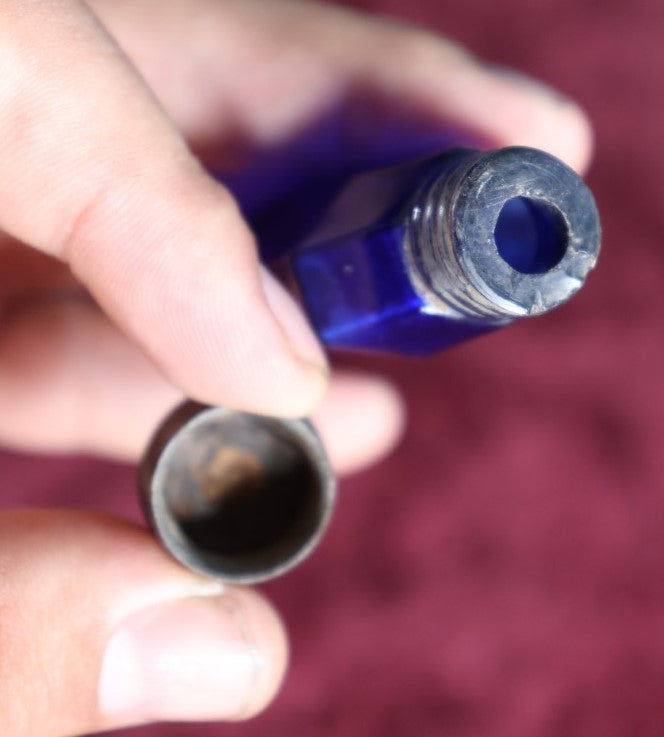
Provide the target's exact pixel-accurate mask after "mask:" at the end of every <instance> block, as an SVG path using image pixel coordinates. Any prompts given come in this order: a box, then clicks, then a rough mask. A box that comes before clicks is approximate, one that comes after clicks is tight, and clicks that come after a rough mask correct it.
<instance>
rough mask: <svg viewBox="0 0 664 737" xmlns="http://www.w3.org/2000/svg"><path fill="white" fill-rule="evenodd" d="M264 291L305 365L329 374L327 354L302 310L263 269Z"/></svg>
mask: <svg viewBox="0 0 664 737" xmlns="http://www.w3.org/2000/svg"><path fill="white" fill-rule="evenodd" d="M261 279H262V282H263V291H264V293H265V298H266V299H267V302H268V304H269V305H270V309H271V310H272V314H273V315H274V316H275V317H276V318H277V321H278V322H279V324H280V325H281V327H282V329H283V331H284V333H285V335H286V337H287V338H288V341H289V343H290V345H291V347H292V349H293V351H294V352H295V353H296V355H297V356H298V357H299V358H300V359H301V360H302V361H304V362H305V363H307V364H309V365H310V366H313V367H315V368H317V369H318V370H321V371H324V372H325V373H327V360H326V358H325V354H324V353H323V350H322V348H321V347H320V344H319V342H318V340H317V339H316V336H315V335H314V332H313V330H312V329H311V326H310V325H309V323H308V322H307V320H306V318H305V316H304V314H303V312H302V310H301V309H300V307H298V305H297V304H296V302H295V300H294V299H293V298H292V297H291V296H290V294H289V293H288V292H287V291H286V290H285V289H284V287H283V286H282V285H281V284H280V283H279V282H278V281H277V279H276V278H275V277H274V276H272V274H271V273H270V272H269V271H267V270H266V269H265V268H264V267H261Z"/></svg>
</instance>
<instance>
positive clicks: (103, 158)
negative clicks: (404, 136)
mask: <svg viewBox="0 0 664 737" xmlns="http://www.w3.org/2000/svg"><path fill="white" fill-rule="evenodd" d="M89 5H90V6H91V9H90V8H88V7H87V6H86V5H85V4H84V3H80V2H74V1H73V0H72V1H70V2H61V3H40V2H34V1H33V2H30V1H29V0H4V1H3V3H2V5H1V6H0V58H1V59H2V75H0V154H1V155H0V173H1V174H2V176H0V228H1V230H2V232H1V233H0V406H1V407H2V412H1V413H0V440H2V441H3V442H5V443H6V444H8V445H12V446H14V447H21V448H25V449H32V450H48V451H71V450H86V451H92V452H97V453H104V454H108V455H113V456H116V457H122V458H135V457H136V455H137V454H138V453H139V452H140V449H141V448H142V446H143V444H144V442H145V440H146V438H147V436H148V434H149V432H150V430H151V429H152V428H153V427H154V425H155V424H156V422H157V421H158V420H159V419H160V417H161V416H162V415H163V414H164V413H165V412H166V411H167V409H168V408H169V407H170V406H171V405H172V404H173V403H174V402H175V401H176V400H177V399H178V398H179V396H180V395H181V394H186V395H188V396H192V397H195V398H197V399H200V400H202V401H207V402H213V403H220V404H228V405H232V406H236V407H241V408H245V409H250V410H256V411H260V412H265V413H275V414H283V415H300V414H308V413H310V412H311V411H313V410H314V409H315V408H316V407H317V406H318V405H319V403H320V402H321V400H323V396H324V395H325V399H324V400H323V403H322V405H321V407H320V409H319V410H318V412H317V415H316V417H317V422H318V424H319V427H320V429H321V432H322V434H323V436H324V438H325V440H326V443H327V445H328V447H329V450H330V454H331V456H332V459H333V461H334V463H335V464H336V466H337V468H338V469H339V470H341V471H343V470H351V469H354V468H359V467H361V466H362V465H365V464H367V463H369V462H371V461H372V460H375V459H376V458H377V457H379V456H380V455H381V454H382V453H384V452H385V451H386V450H387V449H388V448H389V447H390V446H391V445H392V444H393V442H394V441H395V439H396V437H397V436H398V433H399V429H400V426H401V423H402V411H401V405H400V402H399V399H398V397H397V395H396V393H395V391H394V390H393V389H392V388H391V387H390V386H389V385H387V384H386V383H384V382H382V381H380V380H378V379H375V378H370V377H363V376H359V375H352V376H340V377H337V378H333V379H332V380H331V383H330V385H329V387H328V376H327V368H326V363H325V358H324V356H323V353H322V352H321V349H320V347H319V346H318V344H317V342H316V340H315V338H314V336H313V335H312V333H311V331H310V329H309V328H308V326H307V323H306V321H305V320H304V318H303V317H302V315H301V314H300V312H299V310H298V308H297V307H296V306H295V304H294V303H293V301H292V300H291V299H290V297H289V296H288V295H287V294H286V293H285V292H284V291H283V289H282V288H281V287H280V286H279V285H278V284H277V282H276V281H275V280H274V279H273V278H272V277H271V276H270V275H269V274H268V273H267V272H266V271H265V270H264V269H263V268H262V267H261V266H259V263H258V260H257V257H256V251H255V246H254V241H253V237H252V234H251V231H250V229H249V228H248V226H247V225H246V223H245V222H244V220H243V218H242V217H241V215H240V212H239V210H238V207H237V206H236V204H235V202H234V200H233V198H232V197H231V195H230V194H229V193H228V192H227V191H226V190H225V189H224V188H223V187H222V186H221V185H220V184H219V183H218V182H216V181H215V180H213V179H212V178H210V177H209V176H208V175H207V174H206V172H205V170H204V168H203V167H202V166H201V165H200V164H199V160H198V158H196V157H195V156H193V155H192V153H191V150H192V149H193V150H194V151H196V153H197V154H198V156H200V157H203V158H204V159H205V163H206V164H208V165H210V166H212V167H214V169H215V170H216V171H220V172H222V174H223V173H224V172H230V171H232V170H237V169H239V168H242V169H243V170H245V171H250V172H251V171H253V172H254V174H255V175H256V176H260V175H261V172H263V171H264V168H262V167H263V166H264V164H265V161H266V157H267V158H269V152H270V151H273V150H282V149H284V148H287V147H288V146H290V145H294V142H297V141H298V140H300V138H301V133H302V131H303V130H305V129H307V130H308V129H310V128H311V127H312V126H313V127H314V128H316V126H319V125H322V126H323V128H324V125H323V123H324V121H325V120H329V119H330V115H331V111H334V116H335V119H336V124H335V128H334V131H335V132H334V135H333V138H334V139H335V145H336V150H337V153H338V152H342V153H343V155H344V156H347V157H348V158H349V160H351V161H352V159H353V158H354V157H355V158H357V159H358V160H359V159H360V158H362V155H363V153H362V152H366V151H369V152H370V156H375V157H376V159H377V160H378V159H381V158H389V157H390V155H393V154H394V155H396V153H397V152H394V151H387V150H383V149H385V148H386V147H389V146H392V145H393V143H394V142H392V143H388V142H381V139H380V136H377V135H376V132H377V131H380V130H383V129H384V127H385V126H388V127H389V126H390V125H392V124H394V125H396V127H397V128H399V127H401V128H402V129H403V130H424V129H425V128H426V130H427V131H429V132H432V131H433V132H434V133H435V132H436V131H439V132H440V135H441V140H442V138H444V136H443V133H445V135H447V132H448V131H449V130H456V131H462V132H467V133H469V134H470V135H472V136H475V137H478V138H481V139H482V140H484V141H486V142H487V143H489V144H490V145H495V146H500V145H509V144H513V143H514V144H516V143H518V144H526V145H533V146H538V147H540V148H544V149H547V150H549V151H551V152H552V153H554V154H557V155H558V156H560V157H561V158H563V159H565V160H566V161H567V162H568V163H569V164H571V165H572V166H575V167H576V168H583V167H584V165H585V164H586V162H587V160H588V157H589V153H590V133H589V127H588V124H587V122H586V120H585V118H584V116H583V114H582V113H580V112H579V110H578V109H577V108H576V107H575V106H574V105H573V104H571V103H568V102H566V101H563V100H562V99H561V98H560V97H559V96H555V95H554V94H552V93H550V92H549V91H547V90H546V89H545V88H540V87H538V86H537V85H535V84H532V83H524V82H523V81H522V80H520V79H519V78H518V77H516V76H510V75H509V74H504V73H501V72H498V71H497V70H495V69H493V70H492V69H491V68H488V67H483V66H482V65H480V64H479V63H478V62H477V61H475V60H474V59H473V58H472V57H470V56H469V55H468V54H466V53H465V52H464V51H463V50H462V49H460V48H458V47H457V46H455V45H454V44H452V43H450V42H449V41H445V40H443V39H440V38H437V37H435V36H434V35H431V34H429V33H426V32H424V31H420V30H415V29H411V28H406V27H403V26H399V25H396V24H393V23H391V22H389V21H386V20H383V19H381V20H378V19H371V18H368V17H364V16H361V15H359V14H354V13H351V12H348V11H344V10H341V9H338V8H335V7H326V6H323V5H316V4H314V3H304V2H292V1H286V0H284V1H282V2H280V1H277V0H260V1H258V2H252V1H251V0H229V1H228V2H222V1H221V0H220V1H219V2H215V1H214V0H179V1H178V0H107V1H104V0H96V1H95V2H91V3H89ZM334 162H335V156H331V157H330V159H329V160H328V161H323V162H321V164H322V165H323V166H334V165H335V163H334ZM289 166H291V164H287V168H288V167H289ZM292 174H293V172H292V171H291V172H289V175H292ZM279 181H280V180H278V181H277V189H278V188H279V186H278V185H279ZM266 191H268V190H267V189H264V190H263V192H266ZM90 295H91V296H92V298H93V299H91V298H90ZM93 300H94V301H93ZM326 392H327V393H326ZM351 411H352V423H348V422H347V419H346V418H347V416H348V413H349V412H351ZM349 425H351V429H350V430H349ZM0 562H1V564H2V576H1V577H0V683H1V684H2V688H1V689H0V725H1V726H2V730H1V731H2V733H3V734H6V735H12V736H20V737H23V736H25V735H34V734H37V733H38V734H40V735H41V736H42V737H49V736H54V735H74V734H79V733H82V732H87V731H93V730H101V729H109V728H112V727H118V726H122V725H128V724H134V723H140V722H146V721H150V720H157V719H191V720H194V719H213V718H220V719H239V718H243V717H246V716H249V715H251V714H253V713H255V712H257V711H258V710H260V709H261V708H262V707H263V706H264V705H265V704H266V703H267V702H268V701H269V700H270V699H271V697H272V696H273V694H274V692H275V690H276V689H277V687H278V685H279V683H280V680H281V678H282V675H283V672H284V668H285V662H286V652H287V648H286V644H285V637H284V633H283V629H282V626H281V624H280V622H279V619H278V617H277V616H276V614H275V613H274V612H273V610H272V609H271V608H270V606H269V605H268V604H267V603H266V602H265V601H264V600H263V599H262V598H261V597H260V596H259V595H258V594H256V593H253V592H251V591H249V590H246V589H237V588H234V587H222V586H221V585H219V584H216V583H214V582H210V581H207V580H203V579H201V578H199V577H197V576H195V575H193V574H191V573H189V572H188V571H185V570H184V569H182V568H180V567H179V566H178V565H176V564H175V563H173V562H172V561H171V560H170V559H169V558H168V557H166V556H165V555H164V554H163V553H162V552H161V550H160V549H159V547H158V546H157V544H156V543H155V542H154V541H153V539H152V538H151V536H150V535H149V534H148V533H146V532H144V531H143V530H141V529H137V528H135V527H133V526H131V525H129V524H127V523H124V522H120V521H116V520H112V519H108V518H105V517H102V516H99V515H93V514H87V513H73V512H41V511H40V512H36V511H21V512H5V513H3V514H1V515H0Z"/></svg>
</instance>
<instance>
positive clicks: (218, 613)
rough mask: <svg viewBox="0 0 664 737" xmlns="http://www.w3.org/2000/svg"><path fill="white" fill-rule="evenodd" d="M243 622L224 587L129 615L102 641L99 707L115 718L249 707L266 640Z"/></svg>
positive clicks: (258, 684) (235, 712)
mask: <svg viewBox="0 0 664 737" xmlns="http://www.w3.org/2000/svg"><path fill="white" fill-rule="evenodd" d="M252 619H254V620H255V617H254V618H252ZM247 622H248V618H247V617H246V616H245V612H244V611H243V606H242V604H240V603H238V601H237V600H236V599H234V598H233V597H232V596H228V595H223V596H219V597H205V598H191V599H184V600H181V601H176V602H169V603H167V604H161V605H159V606H155V607H152V608H150V609H147V610H144V611H142V612H139V613H136V614H133V615H131V616H130V617H129V618H128V619H127V620H125V621H124V622H122V623H121V625H120V626H119V627H118V628H117V629H116V630H115V632H114V633H113V634H112V635H111V637H110V640H109V641H108V644H107V646H106V650H105V653H104V656H103V660H102V668H101V675H100V679H99V707H100V710H101V711H102V712H103V713H104V714H105V715H106V716H107V717H109V718H111V719H112V720H114V722H117V723H121V724H123V723H126V724H131V723H140V722H145V721H155V720H173V721H178V720H202V719H231V718H238V717H241V716H242V715H244V714H245V713H247V712H251V710H252V706H251V705H252V702H253V701H254V699H255V697H256V693H257V692H260V691H261V690H263V691H264V690H265V688H264V685H262V683H264V682H265V678H266V673H265V671H266V670H269V669H270V667H271V659H270V657H269V653H268V652H266V650H269V647H267V648H266V647H265V646H264V644H263V645H261V644H260V639H259V638H264V634H261V633H258V636H257V633H256V632H255V631H252V628H251V627H250V626H249V625H248V623H247ZM253 629H256V628H255V627H254V628H253ZM267 677H268V680H269V679H270V676H269V674H268V676H267Z"/></svg>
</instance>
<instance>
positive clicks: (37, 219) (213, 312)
mask: <svg viewBox="0 0 664 737" xmlns="http://www.w3.org/2000/svg"><path fill="white" fill-rule="evenodd" d="M0 57H1V58H3V59H9V60H11V63H9V64H4V65H3V73H2V76H1V77H0V174H1V176H0V230H4V231H5V232H8V233H10V234H11V235H13V236H14V237H16V238H18V239H20V240H22V241H24V242H26V243H29V244H31V245H32V246H34V247H36V248H39V249H41V250H43V251H45V252H47V253H50V254H51V255H55V256H57V257H59V258H61V259H63V260H66V261H67V262H68V263H69V265H70V267H71V268H72V270H73V271H74V273H75V274H76V275H77V276H78V277H79V278H80V279H81V280H82V281H83V283H84V284H85V285H86V286H87V288H88V289H89V290H90V291H91V293H92V294H93V295H94V296H95V298H96V299H97V300H98V302H99V303H100V304H101V305H102V307H103V308H104V309H105V310H106V312H107V313H108V314H109V315H110V316H111V317H112V318H113V319H114V320H115V321H116V322H117V323H118V324H119V325H120V327H121V328H122V329H123V330H124V331H125V332H126V333H127V334H128V335H130V336H131V337H132V338H133V339H134V340H135V341H136V342H138V343H139V344H140V345H141V346H142V347H143V349H144V350H145V352H146V353H147V354H148V355H150V356H151V357H152V359H153V360H154V361H155V363H156V364H157V365H158V366H159V367H160V368H161V369H162V371H163V372H164V373H165V374H166V375H167V376H168V377H169V378H170V379H171V380H172V381H173V382H174V383H176V384H177V385H178V386H179V387H180V388H181V389H182V390H184V391H185V392H186V393H187V394H189V395H191V396H193V397H196V398H198V399H200V400H202V401H206V402H215V403H230V404H233V405H235V406H238V407H242V408H245V409H251V410H254V411H263V412H275V413H283V414H304V413H306V412H308V411H309V410H310V409H311V408H312V407H313V406H314V405H315V404H316V403H317V401H318V399H319V398H320V396H321V395H322V393H323V391H324V386H325V373H326V372H325V362H324V358H323V354H322V352H321V350H320V348H319V346H318V344H317V342H316V340H315V338H314V336H313V334H312V333H311V331H310V329H309V327H308V326H307V324H306V321H305V320H304V318H303V317H302V315H301V314H300V312H299V310H298V308H297V307H296V306H295V304H294V303H293V302H292V300H291V298H290V297H289V296H288V295H287V294H286V292H285V291H284V290H283V289H282V288H281V287H280V286H279V285H278V284H277V282H276V281H274V280H273V279H272V277H270V276H269V275H267V273H265V272H263V271H262V270H261V267H260V266H259V263H258V259H257V254H256V249H255V246H254V242H253V238H252V235H251V233H250V231H249V229H248V227H247V226H246V224H245V222H244V221H243V219H242V217H241V216H240V214H239V212H238V209H237V207H236V205H235V203H234V201H233V199H232V197H231V196H230V195H229V193H228V192H227V191H226V190H225V189H224V188H223V187H222V186H221V185H219V184H218V183H217V182H215V181H213V180H212V179H211V178H210V177H208V176H207V174H205V173H204V172H203V171H202V169H201V168H200V166H199V165H198V163H197V162H196V160H195V159H194V158H193V157H192V155H191V154H190V152H189V150H188V149H187V147H186V145H185V143H184V142H183V140H182V139H181V137H180V135H179V134H178V132H177V131H176V130H175V129H174V127H173V126H172V125H171V123H170V121H169V120H168V119H167V118H166V116H165V115H164V113H163V112H162V110H161V109H160V108H159V106H158V104H157V103H156V102H155V100H154V99H153V97H152V96H151V94H150V92H149V90H148V89H147V88H146V87H145V85H144V84H143V83H142V81H141V80H140V78H139V77H138V75H137V74H136V73H135V72H134V70H133V68H132V67H131V66H130V64H129V63H128V61H127V60H126V58H125V57H124V56H123V55H122V53H121V52H120V51H119V49H118V48H117V47H116V46H115V45H114V43H113V41H112V40H111V39H110V37H109V36H108V35H107V34H106V32H105V31H104V29H103V28H102V27H101V25H100V24H99V23H98V22H97V20H96V18H95V17H94V16H93V15H91V13H90V12H89V10H88V9H87V8H86V7H85V6H84V4H83V3H79V2H68V3H64V2H63V3H24V2H19V1H18V0H6V1H3V3H2V4H1V7H0ZM195 83H196V80H192V84H195Z"/></svg>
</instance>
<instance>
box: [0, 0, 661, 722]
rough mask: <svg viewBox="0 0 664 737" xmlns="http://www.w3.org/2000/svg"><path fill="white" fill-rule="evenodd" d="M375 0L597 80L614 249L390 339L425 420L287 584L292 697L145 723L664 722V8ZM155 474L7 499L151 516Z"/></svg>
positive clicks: (595, 181) (559, 77) (94, 476)
mask: <svg viewBox="0 0 664 737" xmlns="http://www.w3.org/2000/svg"><path fill="white" fill-rule="evenodd" d="M356 4H358V5H361V6H363V7H367V8H372V9H380V10H383V11H385V12H389V13H393V14H395V15H397V16H400V17H404V18H408V19H411V20H417V21H419V22H423V23H426V24H427V25H430V26H431V27H433V28H435V29H437V30H439V31H441V32H444V33H447V34H449V35H451V36H453V37H456V38H458V39H460V40H461V41H463V42H465V43H467V44H468V45H469V46H470V47H471V48H472V49H473V50H475V51H476V52H477V53H479V54H481V55H483V56H485V57H487V58H489V59H491V60H493V61H497V62H500V63H504V64H509V65H513V66H516V67H519V68H522V69H523V70H525V71H528V72H530V73H532V74H534V75H538V76H541V77H542V78H544V79H545V80H547V81H549V82H550V83H552V84H554V85H555V86H557V87H559V88H560V89H562V90H565V91H567V92H568V93H569V94H571V95H573V96H574V97H576V98H577V99H579V100H580V101H581V103H582V104H583V105H584V106H585V107H586V108H587V109H588V110H589V111H590V113H591V116H592V118H593V120H594V123H595V125H596V130H597V155H596V160H595V164H594V166H593V169H592V172H591V174H590V178H589V180H590V185H591V187H592V189H593V190H594V192H595V194H596V196H597V199H598V203H599V206H600V211H601V213H602V215H603V224H604V230H605V239H604V251H603V254H602V257H601V262H600V267H599V269H598V271H597V272H596V273H595V274H593V275H592V277H591V279H590V281H589V283H588V285H587V288H586V289H585V290H584V292H583V294H582V295H580V296H579V297H578V298H577V299H575V300H574V301H573V302H572V303H571V304H570V305H568V306H566V307H565V308H563V309H561V310H560V311H559V312H556V313H554V314H552V315H549V316H547V317H544V318H541V319H538V320H535V321H532V322H528V323H526V324H521V325H518V326H515V327H513V328H510V329H509V330H506V331H503V332H500V333H497V334H493V335H491V336H489V337H485V338H482V339H480V340H478V341H477V342H475V343H472V344H468V345H466V346H463V347H460V348H457V349H455V350H453V351H451V352H449V353H447V354H444V355H441V356H439V357H437V358H435V359H432V360H429V361H423V362H410V361H406V360H389V361H387V360H384V359H380V360H378V359H372V360H371V361H367V362H365V364H368V365H370V366H373V367H375V368H377V369H379V370H381V371H383V372H386V373H388V374H389V375H390V376H392V377H394V378H395V379H396V380H397V381H398V383H399V384H400V385H401V387H402V388H403V391H404V393H405V395H406V397H407V400H408V405H409V408H410V426H409V430H408V435H407V437H406V439H405V441H404V442H403V444H402V445H401V447H400V448H399V450H398V451H397V452H396V453H394V454H393V455H392V456H391V457H390V458H389V459H388V460H387V461H385V462H384V463H383V464H382V465H381V466H380V467H378V468H376V469H374V470H372V471H370V472H368V473H365V474H363V475H359V476H357V477H355V478H353V479H351V480H348V481H346V482H344V484H343V485H342V490H341V491H342V497H341V500H340V504H339V507H338V513H337V516H336V519H335V521H334V525H333V529H332V531H331V534H330V535H329V537H328V538H327V540H326V541H325V543H324V545H323V546H322V548H321V549H320V552H319V553H318V554H317V555H316V556H315V557H314V558H313V559H312V560H311V561H310V562H309V563H307V564H306V565H305V566H304V567H303V568H302V569H300V570H299V571H298V572H296V573H294V574H292V575H290V576H287V577H286V578H284V579H283V580H281V581H279V582H276V583H274V584H272V585H270V586H269V587H267V588H268V591H269V593H270V594H271V595H272V596H273V598H274V599H275V601H276V602H277V604H278V605H279V606H280V608H281V610H282V611H283V613H284V616H285V618H286V621H287V623H288V626H289V629H290V631H291V634H292V641H293V659H292V667H291V669H290V674H289V677H288V680H287V682H286V684H285V687H284V689H283V691H282V693H281V695H280V697H279V699H278V700H277V702H276V704H275V705H274V706H273V707H272V708H271V709H270V710H268V711H267V712H266V713H265V714H264V715H262V716H260V717H258V718H257V719H255V720H253V721H251V722H249V723H246V724H236V725H210V726H198V727H192V726H188V725H179V726H158V727H151V728H144V729H138V730H134V731H131V732H129V733H126V737H129V734H131V735H135V736H136V737H139V735H140V737H156V735H163V736H167V737H176V736H177V737H180V736H184V735H188V736H191V737H210V736H211V735H232V736H233V737H266V736H267V735H273V736H274V737H285V736H286V735H288V736H289V737H291V736H292V735H307V736H308V737H328V735H335V736H338V735H342V736H343V737H360V736H361V737H374V736H376V737H378V736H379V735H380V736H382V735H390V737H411V736H414V735H417V737H428V736H429V735H431V736H433V735H436V736H439V735H449V736H450V737H479V736H480V735H492V737H520V736H521V735H523V736H524V737H526V736H528V737H558V736H560V737H573V736H574V735H584V737H612V736H613V735H615V736H616V737H618V736H620V737H624V736H625V735H636V736H638V737H649V736H650V735H652V736H657V737H661V735H663V734H664V575H663V573H664V534H663V528H664V460H663V456H662V450H661V444H662V440H661V436H662V429H663V427H664V400H663V396H662V387H661V374H662V365H663V361H664V336H663V327H664V290H663V288H662V285H663V284H664V249H663V248H662V242H661V241H662V235H663V234H664V209H663V205H662V199H663V195H664V185H663V177H662V170H663V164H664V147H663V146H662V136H661V133H662V131H663V130H664V92H663V90H664V78H663V74H664V71H663V67H664V5H662V3H660V2H657V1H653V2H648V1H647V0H630V2H626V0H537V1H535V0H504V1H502V2H497V0H471V1H469V2H465V3H458V2H457V3H453V2H447V1H442V2H436V0H428V1H427V0H408V2H405V1H403V0H382V1H381V0H375V2H371V1H370V0H365V2H358V3H356ZM444 73H445V70H444V69H442V70H441V74H444ZM491 114H493V111H491V110H487V115H491ZM133 493H134V492H133V472H132V470H131V469H127V468H124V467H119V466H114V465H110V464H105V463H102V462H98V461H93V460H89V459H88V460H65V459H60V460H53V459H35V458H31V457H20V456H13V455H10V454H4V455H1V456H0V498H1V503H2V504H3V505H5V506H9V505H18V504H46V503H49V504H53V503H57V504H75V505H84V506H94V507H98V508H104V509H108V510H110V511H113V512H120V513H123V514H131V515H132V516H136V517H137V516H138V512H137V508H136V504H135V501H134V498H133ZM124 734H125V733H123V735H124Z"/></svg>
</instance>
